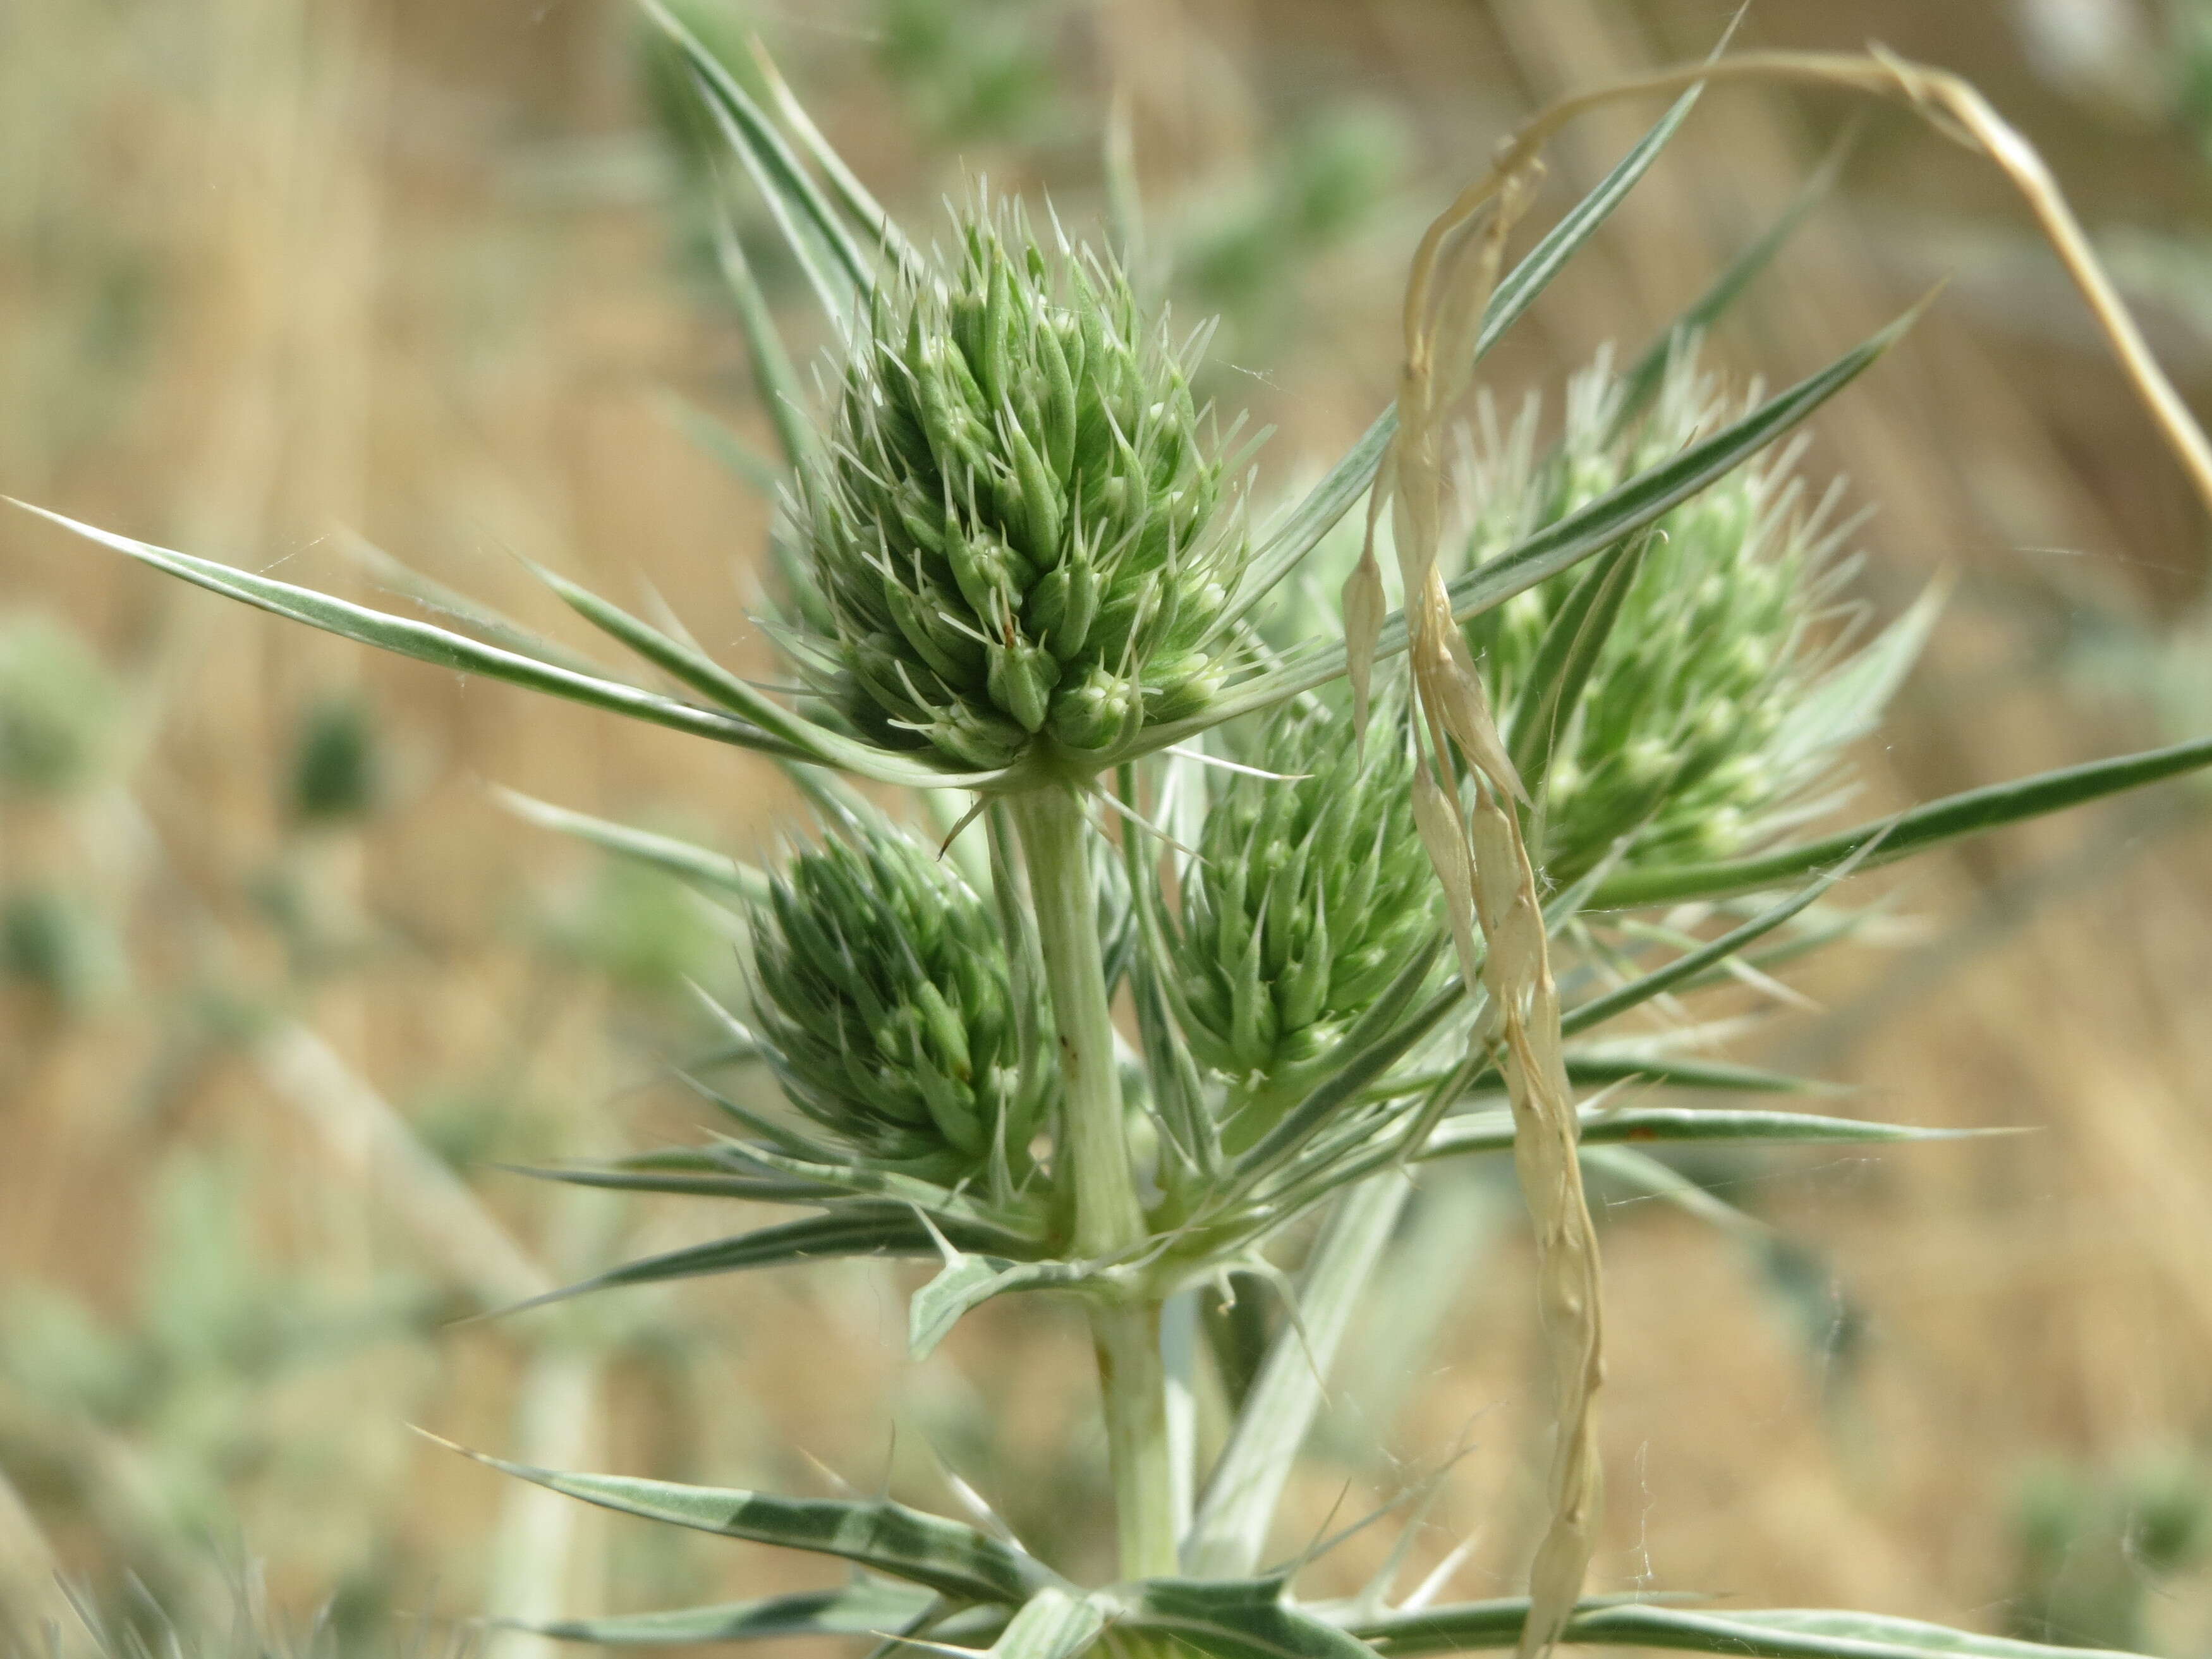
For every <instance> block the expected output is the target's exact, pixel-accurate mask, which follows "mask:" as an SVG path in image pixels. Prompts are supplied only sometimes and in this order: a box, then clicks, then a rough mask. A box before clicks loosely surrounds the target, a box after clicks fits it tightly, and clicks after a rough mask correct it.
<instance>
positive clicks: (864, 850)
mask: <svg viewBox="0 0 2212 1659" xmlns="http://www.w3.org/2000/svg"><path fill="white" fill-rule="evenodd" d="M853 824H854V835H853V837H852V838H851V839H848V838H846V837H845V836H833V837H832V838H830V839H829V840H828V841H827V842H824V843H823V845H822V846H821V847H819V848H816V849H814V850H812V851H810V852H806V853H803V854H800V855H799V856H798V857H797V858H795V859H793V860H792V862H791V864H790V866H788V868H787V870H786V871H784V872H782V873H781V874H779V875H778V876H776V877H775V878H774V880H773V884H772V886H771V887H770V890H769V896H768V899H767V901H766V902H764V903H762V904H759V905H757V907H756V926H755V927H754V929H753V944H752V948H753V965H754V971H755V973H756V975H757V978H758V981H759V987H760V994H759V996H758V999H757V1003H756V1012H755V1025H754V1029H755V1030H756V1031H757V1034H758V1035H759V1036H760V1037H761V1039H762V1042H763V1054H764V1057H765V1058H766V1059H767V1060H768V1061H769V1065H770V1066H773V1067H774V1068H775V1075H776V1078H777V1079H778V1080H779V1081H780V1082H781V1084H782V1085H783V1090H784V1093H785V1096H786V1097H787V1098H788V1099H789V1100H790V1102H791V1103H792V1104H793V1105H794V1106H796V1107H797V1108H798V1109H799V1110H800V1111H802V1112H804V1113H805V1114H806V1115H807V1116H809V1117H811V1118H812V1119H813V1120H814V1121H816V1122H817V1123H819V1124H821V1125H822V1126H823V1127H824V1128H827V1129H829V1131H830V1132H831V1133H833V1134H834V1135H835V1136H836V1139H838V1141H839V1142H840V1143H842V1145H843V1146H846V1147H848V1149H850V1151H851V1152H852V1153H854V1154H855V1155H857V1156H858V1157H860V1158H865V1159H866V1160H868V1161H869V1162H870V1163H872V1164H875V1165H877V1166H878V1167H879V1168H882V1169H886V1170H901V1171H903V1172H906V1173H908V1174H912V1175H917V1176H927V1177H928V1178H930V1179H932V1180H934V1181H938V1182H942V1183H943V1184H944V1185H945V1186H946V1187H949V1188H950V1187H957V1186H959V1185H960V1184H962V1182H963V1181H966V1180H969V1179H971V1178H977V1177H981V1178H984V1179H985V1180H987V1182H988V1183H989V1185H990V1187H991V1188H992V1189H993V1190H994V1191H997V1192H1000V1193H1002V1194H1004V1193H1011V1192H1012V1191H1013V1190H1014V1189H1015V1188H1018V1187H1019V1186H1022V1185H1024V1184H1026V1182H1027V1181H1028V1179H1029V1177H1030V1175H1031V1174H1032V1170H1031V1166H1030V1139H1032V1137H1034V1136H1035V1135H1036V1134H1037V1133H1039V1132H1040V1131H1041V1130H1042V1129H1043V1127H1045V1125H1046V1124H1047V1123H1048V1121H1049V1118H1050V1115H1051V1112H1052V1110H1053V1109H1054V1106H1055V1104H1056V1093H1057V1084H1058V1075H1057V1073H1054V1072H1052V1071H1049V1070H1047V1069H1045V1068H1042V1067H1039V1066H1036V1065H1034V1063H1033V1060H1034V1056H1033V1054H1032V1055H1025V1054H1024V1053H1023V1052H1022V1048H1021V1045H1020V1044H1019V1043H1018V1041H1017V1038H1018V1018H1017V1016H1016V1012H1015V1002H1014V996H1013V991H1012V985H1011V983H1010V981H1009V977H1008V969H1007V963H1006V945H1005V943H1004V941H1003V939H1001V937H1000V931H999V920H998V918H997V917H996V916H995V915H993V914H992V910H991V907H990V903H989V902H988V901H987V899H984V898H982V897H981V896H978V895H977V894H976V893H975V892H974V891H973V890H971V889H970V888H969V886H968V884H966V883H965V882H964V881H963V880H962V879H961V878H960V877H959V875H958V873H957V872H956V871H955V870H954V869H953V868H952V866H950V865H949V864H945V863H941V862H939V860H936V859H934V858H933V857H932V856H931V855H930V854H928V853H927V852H926V851H924V850H923V849H922V848H921V847H920V846H918V845H916V844H915V842H914V841H913V839H912V838H911V837H909V836H906V835H904V834H902V832H901V831H899V830H898V829H896V828H893V827H891V826H890V825H888V824H878V823H869V821H867V820H863V819H854V821H853ZM863 825H866V828H862V827H861V826H863Z"/></svg>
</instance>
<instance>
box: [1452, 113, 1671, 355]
mask: <svg viewBox="0 0 2212 1659" xmlns="http://www.w3.org/2000/svg"><path fill="white" fill-rule="evenodd" d="M1704 91H1705V85H1704V83H1703V82H1699V84H1698V85H1696V86H1693V87H1692V88H1690V89H1689V90H1688V91H1687V92H1685V93H1684V94H1682V95H1681V96H1680V97H1679V98H1677V99H1676V100H1674V102H1673V103H1672V104H1670V105H1668V108H1667V112H1666V113H1665V114H1664V115H1662V116H1661V117H1660V118H1659V120H1658V123H1657V125H1655V126H1654V127H1653V128H1652V129H1651V131H1649V132H1647V133H1645V134H1644V137H1642V138H1641V139H1639V140H1638V142H1637V145H1636V148H1635V149H1632V150H1631V151H1629V152H1628V154H1627V155H1625V156H1623V157H1622V158H1621V159H1620V161H1619V163H1617V164H1616V165H1615V166H1614V167H1613V171H1612V172H1610V173H1607V174H1606V176H1605V177H1604V178H1603V179H1601V180H1599V181H1598V186H1597V188H1596V189H1595V190H1593V191H1590V193H1589V195H1587V196H1585V197H1583V199H1582V200H1581V201H1580V202H1578V203H1577V204H1575V207H1574V210H1573V211H1571V212H1570V213H1569V214H1568V215H1567V216H1565V218H1563V219H1561V220H1560V221H1559V223H1558V224H1556V225H1554V226H1553V227H1552V228H1551V229H1550V230H1549V231H1548V232H1547V233H1546V234H1545V235H1544V238H1543V240H1541V241H1540V242H1538V243H1537V244H1536V246H1534V248H1532V249H1530V250H1529V252H1528V258H1525V259H1523V260H1522V261H1521V263H1520V264H1517V265H1516V266H1514V267H1513V269H1512V270H1510V271H1508V272H1506V274H1505V275H1504V276H1502V277H1500V278H1499V279H1498V289H1497V292H1495V293H1494V294H1492V295H1491V296H1490V304H1489V306H1488V307H1486V309H1485V310H1484V312H1483V313H1482V332H1481V334H1480V337H1478V339H1477V341H1476V343H1475V355H1476V356H1477V357H1478V358H1480V356H1481V355H1482V354H1483V353H1484V352H1486V351H1487V350H1489V349H1490V348H1491V347H1492V345H1494V344H1496V343H1497V342H1498V337H1500V336H1501V335H1503V334H1504V332H1505V331H1506V330H1507V329H1509V328H1510V327H1512V326H1513V325H1514V324H1515V323H1516V322H1517V321H1518V320H1519V319H1520V317H1521V313H1522V312H1524V311H1526V310H1528V307H1530V306H1531V305H1533V304H1534V302H1535V299H1536V296H1537V295H1540V294H1541V293H1542V292H1543V291H1544V290H1545V289H1546V288H1547V287H1548V286H1550V284H1551V281H1552V279H1553V277H1554V276H1558V275H1559V272H1560V271H1562V270H1565V269H1566V265H1567V262H1568V261H1569V260H1570V259H1571V258H1574V256H1575V255H1576V254H1577V253H1578V252H1581V251H1582V246H1583V243H1584V242H1587V241H1588V240H1589V239H1590V236H1591V234H1593V233H1594V232H1595V230H1596V229H1597V228H1598V227H1599V226H1600V225H1601V224H1603V223H1604V222H1606V220H1607V218H1609V217H1610V216H1612V213H1613V209H1615V208H1617V207H1619V206H1620V204H1621V203H1622V202H1624V201H1625V200H1626V199H1627V197H1628V192H1629V191H1632V190H1633V189H1635V188H1636V185H1637V182H1638V180H1639V179H1642V178H1643V177H1644V174H1645V173H1647V172H1649V171H1650V167H1651V164H1652V162H1654V161H1657V160H1658V159H1659V152H1660V151H1661V150H1662V149H1665V148H1666V147H1667V143H1668V140H1669V139H1671V138H1672V137H1674V134H1675V132H1676V131H1678V130H1679V129H1680V127H1681V125H1682V123H1683V122H1685V121H1686V120H1688V119H1689V118H1690V112H1691V110H1692V109H1693V108H1695V107H1696V106H1697V102H1698V98H1699V94H1701V93H1703V92H1704Z"/></svg>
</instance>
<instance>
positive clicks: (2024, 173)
mask: <svg viewBox="0 0 2212 1659" xmlns="http://www.w3.org/2000/svg"><path fill="white" fill-rule="evenodd" d="M1723 81H1731V82H1733V81H1752V82H1785V83H1796V84H1798V85H1810V86H1822V87H1830V88H1838V89H1841V90H1844V91H1850V92H1857V93H1860V94H1863V95H1865V96H1868V97H1874V98H1883V99H1888V100H1894V101H1898V102H1902V103H1904V104H1906V105H1908V106H1910V107H1911V108H1912V109H1913V110H1915V111H1917V112H1918V113H1919V114H1920V115H1921V116H1922V117H1923V118H1925V119H1926V120H1927V121H1928V122H1929V124H1930V125H1933V126H1934V127H1935V128H1936V130H1937V131H1940V132H1942V134H1943V135H1944V136H1945V137H1948V138H1950V139H1952V140H1953V141H1954V142H1955V143H1959V144H1961V145H1963V146H1964V147H1965V148H1966V149H1971V150H1972V151H1974V152H1975V153H1977V154H1978V155H1984V156H1986V157H1987V158H1988V159H1989V160H1990V161H1992V162H1994V163H1995V164H1996V166H1997V167H1999V168H2000V169H2001V170H2002V172H2003V173H2004V174H2005V176H2006V177H2007V178H2008V179H2010V180H2011V181H2012V183H2013V185H2014V187H2015V189H2017V190H2018V191H2020V193H2021V197H2022V198H2023V199H2025V200H2026V202H2027V206H2028V209H2029V210H2030V211H2031V212H2032V213H2033V215H2034V216H2035V220H2036V223H2037V225H2038V227H2039V228H2040V229H2041V230H2042V232H2043V234H2044V238H2045V240H2046V241H2048V242H2049V243H2050V244H2051V251H2052V252H2055V253H2056V254H2057V256H2058V258H2059V262H2060V263H2061V264H2063V265H2064V266H2065V268H2066V274H2067V275H2068V276H2069V277H2071V278H2072V279H2073V282H2074V285H2075V288H2077V289H2080V290H2081V297H2082V299H2083V301H2085V302H2086V303H2087V306H2088V307H2089V311H2090V313H2091V315H2092V316H2093V317H2094V318H2095V319H2096V322H2097V326H2098V328H2099V330H2100V332H2102V333H2103V335H2104V336H2105V338H2106V342H2107V343H2109V344H2110V345H2111V346H2112V354H2113V356H2115V357H2117V358H2118V361H2119V364H2120V367H2121V368H2122V370H2123V371H2124V373H2125V374H2126V375H2127V377H2128V380H2129V381H2130V384H2132V385H2133V386H2134V387H2135V389H2136V395H2137V396H2138V397H2140V398H2142V402H2143V404H2144V406H2145V407H2146V408H2147V409H2148V410H2149V411H2150V414H2151V417H2152V418H2153V419H2154V421H2155V422H2157V424H2158V428H2159V431H2160V435H2162V436H2163V437H2164V438H2165V440H2166V444H2167V447H2169V448H2171V449H2172V452H2173V453H2174V457H2175V459H2177V460H2179V462H2180V463H2181V465H2182V467H2183V469H2184V470H2185V471H2187V473H2188V474H2189V478H2190V482H2191V484H2193V485H2194V486H2195V488H2196V489H2197V495H2199V497H2200V498H2202V499H2203V501H2204V503H2205V505H2206V507H2208V508H2209V509H2212V443H2208V442H2207V441H2206V439H2205V435H2204V431H2203V428H2202V427H2201V426H2199V425H2198V424H2197V420H2196V417H2195V416H2192V415H2191V413H2190V412H2189V409H2188V406H2187V405H2186V404H2184V403H2183V402H2182V400H2181V398H2180V395H2179V393H2178V392H2175V391H2174V389H2173V385H2172V381H2170V380H2168V379H2167V378H2166V373H2165V371H2164V370H2163V369H2161V368H2160V367H2159V365H2158V362H2157V360H2156V359H2155V358H2154V357H2153V356H2151V351H2150V348H2149V346H2148V344H2147V343H2145V342H2144V340H2143V337H2142V330H2141V329H2140V328H2139V327H2138V326H2137V325H2136V320H2135V318H2134V316H2133V315H2132V314H2131V313H2130V312H2129V310H2128V307H2127V305H2126V302H2125V301H2123V300H2122V299H2121V298H2120V295H2119V292H2118V289H2116V288H2115V287H2114V286H2113V284H2112V278H2111V277H2110V276H2107V275H2106V271H2105V268H2104V265H2103V264H2102V263H2101V262H2100V260H2099V259H2098V258H2097V255H2096V252H2095V250H2094V249H2093V248H2092V247H2091V246H2090V244H2089V239H2088V236H2087V234H2086V233H2085V232H2084V231H2083V230H2082V228H2081V222H2080V220H2078V219H2077V218H2075V215H2074V210H2073V209H2072V208H2071V207H2070V206H2069V204H2068V203H2067V200H2066V197H2065V195H2064V193H2063V191H2061V190H2060V189H2059V187H2058V183H2057V179H2054V178H2053V177H2052V175H2051V169H2050V168H2049V167H2047V166H2046V165H2045V162H2044V160H2043V158H2042V156H2041V155H2038V154H2037V152H2036V149H2035V147H2034V146H2033V144H2031V143H2028V141H2027V139H2026V138H2025V137H2022V136H2021V133H2020V131H2018V130H2017V129H2016V128H2015V127H2014V126H2013V125H2012V124H2011V123H2009V122H2008V121H2007V120H2006V119H2005V118H2003V117H2002V116H2001V115H1999V114H1998V113H1997V112H1996V110H1995V109H1994V108H1993V107H1992V106H1990V101H1989V100H1987V99H1986V98H1984V96H1983V95H1982V94H1981V93H1980V92H1979V91H1978V89H1977V88H1975V87H1974V86H1973V84H1972V82H1968V81H1966V79H1964V78H1963V77H1962V76H1957V75H1954V74H1952V73H1950V72H1949V71H1948V70H1939V69H1936V68H1933V67H1931V66H1929V65H1928V64H1917V63H1913V62H1911V61H1910V60H1908V59H1906V58H1899V57H1898V56H1897V55H1896V54H1894V53H1893V52H1886V51H1884V50H1882V49H1881V48H1880V47H1878V46H1877V47H1874V48H1871V49H1870V50H1869V51H1868V52H1865V53H1863V54H1855V53H1840V52H1742V53H1740V54H1738V55H1737V56H1735V57H1733V58H1719V59H1717V60H1714V61H1711V62H1701V63H1697V64H1677V65H1674V66H1673V67H1671V68H1668V69H1662V70H1652V71H1651V72H1650V73H1649V74H1645V75H1639V76H1632V77H1630V78H1628V79H1626V80H1622V81H1616V82H1610V83H1608V84H1607V85H1604V86H1600V87H1594V88H1589V89H1588V90H1586V91H1583V92H1578V93H1574V94H1570V95H1568V96H1566V97H1564V98H1561V99H1560V100H1558V101H1557V102H1556V103H1553V104H1552V105H1550V106H1547V107H1546V108H1545V109H1543V110H1541V111H1540V112H1538V113H1537V114H1536V115H1535V116H1534V118H1531V119H1530V120H1529V121H1528V123H1527V124H1526V125H1523V126H1522V128H1521V129H1520V130H1519V131H1517V132H1516V133H1515V134H1514V135H1513V136H1512V137H1510V138H1509V139H1507V140H1506V141H1505V142H1504V143H1503V144H1501V145H1500V146H1499V148H1498V156H1497V159H1496V160H1495V161H1492V164H1491V166H1490V167H1489V168H1488V170H1487V171H1486V172H1485V173H1483V175H1482V176H1481V177H1480V178H1479V179H1476V180H1475V181H1474V183H1473V184H1471V185H1468V187H1467V188H1466V189H1465V190H1464V191H1462V192H1461V193H1460V195H1459V197H1457V199H1455V201H1454V202H1453V203H1452V204H1451V205H1450V206H1449V207H1448V208H1446V209H1445V210H1444V211H1443V213H1442V214H1440V215H1439V216H1437V220H1436V222H1435V223H1434V224H1432V225H1431V226H1430V227H1429V229H1428V232H1427V234H1425V236H1423V238H1422V239H1421V242H1420V246H1419V248H1418V249H1417V250H1416V252H1415V253H1414V256H1413V269H1412V272H1411V274H1410V276H1408V278H1407V284H1406V303H1405V313H1404V329H1405V338H1406V354H1407V362H1409V363H1413V362H1425V354H1426V352H1427V350H1428V348H1429V346H1430V344H1431V343H1432V342H1433V341H1435V340H1436V338H1437V335H1436V332H1435V330H1434V327H1433V322H1432V316H1431V313H1433V311H1434V310H1435V309H1436V296H1437V294H1438V292H1439V291H1440V290H1446V291H1448V289H1449V277H1450V276H1451V268H1452V265H1453V264H1454V256H1455V254H1456V253H1457V252H1458V251H1459V249H1460V247H1461V246H1462V241H1461V240H1458V233H1460V232H1461V231H1462V230H1463V229H1464V228H1466V227H1467V226H1468V224H1469V223H1471V222H1473V221H1474V218H1475V216H1477V215H1479V214H1480V213H1481V212H1482V210H1484V209H1485V208H1486V207H1487V206H1488V205H1489V204H1491V203H1492V202H1493V201H1498V202H1501V203H1503V201H1504V199H1505V198H1506V197H1507V196H1508V194H1509V193H1510V191H1512V190H1514V189H1515V188H1516V186H1517V184H1518V181H1521V180H1523V179H1528V178H1531V177H1533V176H1534V169H1535V168H1536V167H1537V166H1538V165H1539V161H1538V157H1539V155H1540V154H1541V151H1542V149H1543V147H1544V146H1545V144H1547V143H1549V142H1550V141H1551V139H1552V138H1553V136H1554V135H1556V134H1557V133H1558V132H1559V131H1560V130H1561V129H1562V128H1564V127H1565V126H1566V125H1568V124H1569V123H1570V122H1571V121H1573V120H1574V119H1575V118H1577V116H1580V115H1583V114H1585V113H1587V112H1589V111H1591V110H1593V109H1595V108H1597V107H1599V106H1601V105H1605V104H1610V103H1616V102H1619V101H1620V100H1623V99H1628V98H1637V97H1644V96H1647V95H1652V94H1662V95H1663V94H1668V93H1672V92H1680V91H1681V90H1682V89H1683V88H1686V87H1690V86H1694V85H1696V84H1698V83H1699V82H1723Z"/></svg>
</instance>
